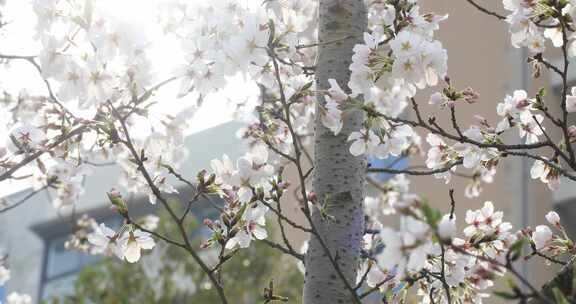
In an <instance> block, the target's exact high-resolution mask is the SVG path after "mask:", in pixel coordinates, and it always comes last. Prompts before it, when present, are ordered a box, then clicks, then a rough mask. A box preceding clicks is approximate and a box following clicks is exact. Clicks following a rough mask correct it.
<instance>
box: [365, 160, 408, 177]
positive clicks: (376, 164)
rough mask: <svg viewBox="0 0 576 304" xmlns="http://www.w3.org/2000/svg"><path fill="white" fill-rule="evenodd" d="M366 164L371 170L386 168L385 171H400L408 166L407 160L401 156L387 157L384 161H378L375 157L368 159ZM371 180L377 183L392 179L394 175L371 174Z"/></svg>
mask: <svg viewBox="0 0 576 304" xmlns="http://www.w3.org/2000/svg"><path fill="white" fill-rule="evenodd" d="M368 164H369V165H370V167H371V168H386V169H395V170H402V169H405V168H406V167H407V166H408V158H407V157H403V156H399V157H396V156H389V157H387V158H385V159H379V158H376V157H370V158H369V159H368ZM371 176H372V178H374V179H375V180H377V181H380V182H383V181H386V180H387V179H390V178H392V176H394V174H390V173H384V172H382V173H373V174H371Z"/></svg>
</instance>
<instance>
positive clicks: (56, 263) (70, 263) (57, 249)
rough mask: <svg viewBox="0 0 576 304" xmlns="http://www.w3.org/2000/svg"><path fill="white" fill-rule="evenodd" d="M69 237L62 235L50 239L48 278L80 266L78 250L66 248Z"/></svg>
mask: <svg viewBox="0 0 576 304" xmlns="http://www.w3.org/2000/svg"><path fill="white" fill-rule="evenodd" d="M67 239H68V237H67V236H62V237H58V238H56V239H52V240H50V241H49V243H48V259H47V265H46V266H47V267H46V279H50V278H53V277H55V276H59V275H62V274H65V273H68V272H71V271H74V270H76V269H78V268H79V267H80V256H79V254H78V252H75V251H72V250H67V249H66V248H64V243H65V242H66V240H67Z"/></svg>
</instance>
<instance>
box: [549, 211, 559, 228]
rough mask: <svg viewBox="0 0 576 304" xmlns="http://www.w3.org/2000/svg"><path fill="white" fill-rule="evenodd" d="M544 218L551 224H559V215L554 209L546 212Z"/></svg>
mask: <svg viewBox="0 0 576 304" xmlns="http://www.w3.org/2000/svg"><path fill="white" fill-rule="evenodd" d="M546 220H547V221H548V223H550V224H551V225H554V226H560V216H559V215H558V213H556V212H555V211H550V212H548V214H546Z"/></svg>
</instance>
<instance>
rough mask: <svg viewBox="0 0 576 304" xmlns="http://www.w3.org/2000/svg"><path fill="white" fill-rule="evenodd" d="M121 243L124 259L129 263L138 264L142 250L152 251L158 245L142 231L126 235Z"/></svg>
mask: <svg viewBox="0 0 576 304" xmlns="http://www.w3.org/2000/svg"><path fill="white" fill-rule="evenodd" d="M119 243H120V247H121V250H122V253H123V255H124V258H125V259H126V261H127V262H129V263H135V262H138V260H140V256H141V251H142V250H150V249H152V248H154V246H155V245H156V244H155V242H154V239H152V237H151V236H150V234H149V233H147V232H144V231H141V230H133V231H129V232H127V233H125V234H124V235H123V236H122V237H121V238H120V240H119Z"/></svg>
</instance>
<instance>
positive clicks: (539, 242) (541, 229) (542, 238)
mask: <svg viewBox="0 0 576 304" xmlns="http://www.w3.org/2000/svg"><path fill="white" fill-rule="evenodd" d="M552 238H553V234H552V231H551V230H550V228H549V227H548V226H545V225H539V226H536V229H535V230H534V232H533V233H532V241H533V242H534V245H535V246H536V249H537V250H540V249H543V248H545V247H546V246H548V244H550V242H551V241H552Z"/></svg>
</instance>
